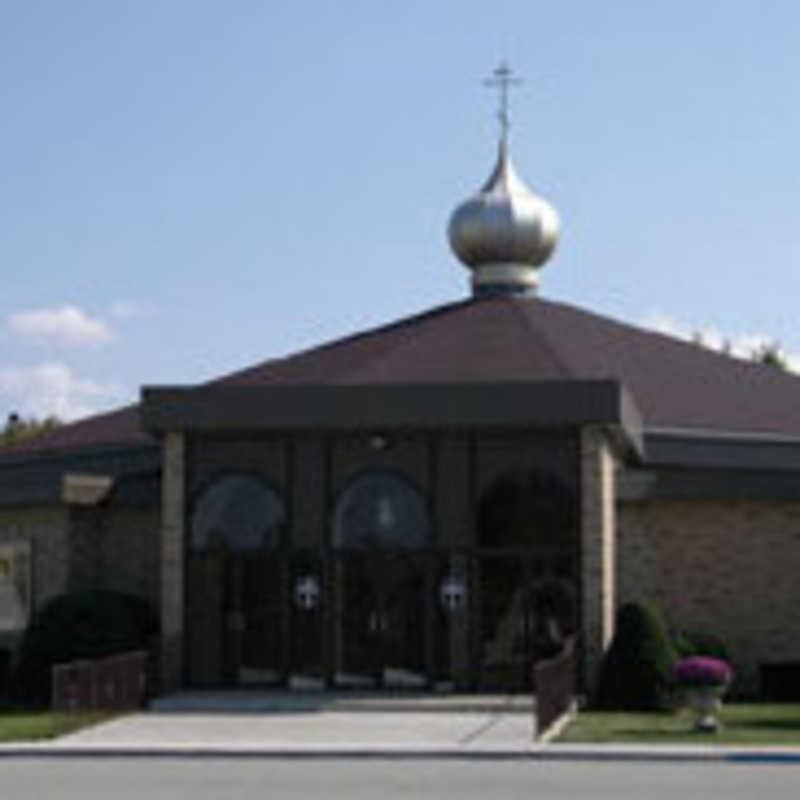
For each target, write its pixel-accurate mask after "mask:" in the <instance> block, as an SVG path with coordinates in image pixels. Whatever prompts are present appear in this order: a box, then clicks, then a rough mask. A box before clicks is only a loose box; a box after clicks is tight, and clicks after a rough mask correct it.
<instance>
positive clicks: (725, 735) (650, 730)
mask: <svg viewBox="0 0 800 800" xmlns="http://www.w3.org/2000/svg"><path fill="white" fill-rule="evenodd" d="M718 719H719V721H720V727H719V729H718V730H717V731H716V732H714V733H700V732H698V731H695V730H693V722H694V716H693V714H692V712H691V711H689V710H688V709H680V710H679V711H673V712H641V713H635V712H608V711H581V712H580V713H579V714H577V715H576V717H575V719H574V720H573V721H572V722H571V723H570V724H569V725H568V726H567V727H566V728H565V730H564V731H563V732H562V734H561V736H559V737H558V740H557V741H559V742H575V743H578V742H587V743H588V742H636V743H639V744H737V745H798V746H800V704H786V703H784V704H767V703H730V704H727V703H726V704H723V706H722V709H721V711H720V713H719V715H718Z"/></svg>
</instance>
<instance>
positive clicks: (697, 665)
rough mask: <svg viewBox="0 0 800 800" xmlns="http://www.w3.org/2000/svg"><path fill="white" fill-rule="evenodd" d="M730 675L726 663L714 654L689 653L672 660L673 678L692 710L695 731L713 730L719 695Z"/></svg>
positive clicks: (718, 705) (715, 726)
mask: <svg viewBox="0 0 800 800" xmlns="http://www.w3.org/2000/svg"><path fill="white" fill-rule="evenodd" d="M732 677H733V671H732V670H731V668H730V666H729V665H728V664H726V663H725V662H724V661H722V660H720V659H718V658H710V657H709V656H689V657H688V658H684V659H683V660H682V661H680V662H678V664H676V666H675V679H676V682H677V684H678V686H680V687H681V689H682V690H683V692H684V695H685V697H686V701H687V703H688V705H689V706H690V708H691V709H692V710H693V711H694V715H695V718H694V729H695V730H696V731H702V732H703V733H713V732H714V731H716V730H717V728H718V727H719V722H718V721H717V713H718V712H719V709H720V706H721V705H722V695H723V694H725V690H726V689H727V688H728V684H729V683H730V681H731V678H732Z"/></svg>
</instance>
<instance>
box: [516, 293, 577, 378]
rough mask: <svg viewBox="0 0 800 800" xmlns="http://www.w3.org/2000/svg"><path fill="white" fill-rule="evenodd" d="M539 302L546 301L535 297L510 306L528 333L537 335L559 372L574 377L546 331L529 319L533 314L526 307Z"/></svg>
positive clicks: (573, 371) (567, 376) (572, 371)
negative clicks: (523, 302) (525, 302)
mask: <svg viewBox="0 0 800 800" xmlns="http://www.w3.org/2000/svg"><path fill="white" fill-rule="evenodd" d="M541 302H544V303H547V302H548V301H547V300H542V299H541V298H538V297H537V298H534V299H533V303H531V302H530V301H528V302H527V304H526V305H525V306H523V305H522V304H521V303H518V302H512V306H513V308H514V311H515V313H516V314H517V316H518V317H520V318H521V319H522V324H523V326H524V327H525V328H527V329H528V334H529V335H530V336H534V335H536V336H539V340H540V342H541V345H542V347H543V349H545V350H546V351H547V353H548V355H550V357H551V358H552V359H553V361H554V362H555V364H556V365H557V366H558V368H559V369H560V370H561V372H563V373H564V377H566V378H574V377H575V374H576V373H575V370H574V369H572V368H571V367H570V366H569V365H568V364H567V362H566V360H565V359H564V358H563V357H562V356H561V355H560V354H559V352H558V350H557V349H556V348H555V346H554V345H553V344H552V342H551V341H550V337H549V336H548V335H547V333H546V331H544V330H543V329H542V327H541V325H536V324H535V322H534V320H533V319H531V318H532V317H533V316H534V315H533V314H531V313H528V309H530V308H532V307H533V304H534V303H541Z"/></svg>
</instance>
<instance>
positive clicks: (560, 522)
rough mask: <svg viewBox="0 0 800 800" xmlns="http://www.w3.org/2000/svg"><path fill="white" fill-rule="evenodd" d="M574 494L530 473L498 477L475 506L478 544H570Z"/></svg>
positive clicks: (552, 478)
mask: <svg viewBox="0 0 800 800" xmlns="http://www.w3.org/2000/svg"><path fill="white" fill-rule="evenodd" d="M577 510H578V504H577V500H576V498H575V495H574V493H573V492H572V491H570V489H569V488H568V487H567V486H566V485H565V484H563V483H562V482H561V481H560V480H558V478H556V477H555V476H552V475H548V474H546V473H542V472H538V471H536V470H531V471H528V472H521V471H520V472H512V473H508V474H506V475H503V476H502V477H500V478H498V479H497V480H496V481H495V482H494V483H492V484H491V485H490V486H489V487H488V488H487V489H486V491H484V493H483V494H482V495H481V498H480V501H479V503H478V509H477V512H478V513H477V516H478V545H479V547H482V548H492V547H531V546H535V545H548V544H551V545H558V544H567V543H569V542H571V541H572V539H573V537H574V535H575V531H576V530H577Z"/></svg>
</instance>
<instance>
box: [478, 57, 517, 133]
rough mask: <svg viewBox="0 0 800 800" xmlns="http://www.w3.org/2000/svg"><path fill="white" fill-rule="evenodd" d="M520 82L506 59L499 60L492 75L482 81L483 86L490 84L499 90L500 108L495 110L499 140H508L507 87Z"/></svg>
mask: <svg viewBox="0 0 800 800" xmlns="http://www.w3.org/2000/svg"><path fill="white" fill-rule="evenodd" d="M521 83H522V79H521V78H517V77H516V76H515V75H514V72H513V70H512V69H511V67H509V66H508V63H507V62H506V61H501V62H500V64H499V65H498V66H497V67H496V68H495V69H493V70H492V77H491V78H487V79H486V80H485V81H484V82H483V84H484V86H491V87H492V88H497V89H499V90H500V110H499V111H498V112H497V118H498V119H499V120H500V140H501V141H502V142H503V143H505V142H506V141H507V140H508V128H509V125H510V123H509V119H508V87H509V86H519V84H521Z"/></svg>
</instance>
